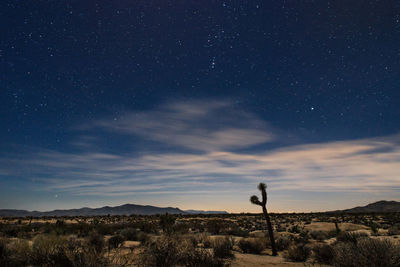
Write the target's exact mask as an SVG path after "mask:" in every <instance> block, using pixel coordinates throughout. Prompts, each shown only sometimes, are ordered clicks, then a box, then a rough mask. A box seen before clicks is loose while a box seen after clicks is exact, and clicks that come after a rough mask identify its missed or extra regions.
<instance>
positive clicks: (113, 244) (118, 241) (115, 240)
mask: <svg viewBox="0 0 400 267" xmlns="http://www.w3.org/2000/svg"><path fill="white" fill-rule="evenodd" d="M124 241H125V239H124V238H123V237H122V236H121V235H114V236H112V237H110V239H108V241H107V245H108V249H113V248H118V247H120V246H121V245H122V243H124Z"/></svg>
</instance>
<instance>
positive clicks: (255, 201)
mask: <svg viewBox="0 0 400 267" xmlns="http://www.w3.org/2000/svg"><path fill="white" fill-rule="evenodd" d="M266 188H267V185H266V184H264V183H260V184H259V185H258V189H259V190H260V191H261V195H262V202H261V201H260V200H259V199H258V197H257V196H251V197H250V202H251V203H253V204H254V205H260V206H265V205H266V204H267V191H266V190H265V189H266Z"/></svg>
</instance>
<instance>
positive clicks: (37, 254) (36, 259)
mask: <svg viewBox="0 0 400 267" xmlns="http://www.w3.org/2000/svg"><path fill="white" fill-rule="evenodd" d="M65 243H66V240H65V239H64V238H61V237H58V236H55V235H38V236H36V237H35V239H34V240H33V244H32V254H31V259H32V263H33V264H35V265H39V266H72V263H71V261H70V260H69V258H68V257H67V255H66V253H65Z"/></svg>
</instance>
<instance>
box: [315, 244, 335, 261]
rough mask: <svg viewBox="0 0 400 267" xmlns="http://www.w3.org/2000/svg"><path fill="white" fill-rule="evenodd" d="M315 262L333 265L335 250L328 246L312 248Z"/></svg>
mask: <svg viewBox="0 0 400 267" xmlns="http://www.w3.org/2000/svg"><path fill="white" fill-rule="evenodd" d="M312 251H313V252H314V257H315V260H316V261H317V262H318V263H321V264H327V265H331V264H332V262H333V257H334V249H333V247H332V246H331V245H328V244H318V245H316V246H314V247H313V248H312Z"/></svg>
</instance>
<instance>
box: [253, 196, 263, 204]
mask: <svg viewBox="0 0 400 267" xmlns="http://www.w3.org/2000/svg"><path fill="white" fill-rule="evenodd" d="M250 202H251V203H253V204H254V205H260V206H262V203H261V201H260V200H259V199H258V197H257V196H251V197H250Z"/></svg>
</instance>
